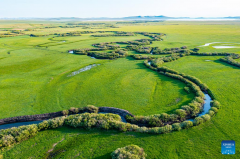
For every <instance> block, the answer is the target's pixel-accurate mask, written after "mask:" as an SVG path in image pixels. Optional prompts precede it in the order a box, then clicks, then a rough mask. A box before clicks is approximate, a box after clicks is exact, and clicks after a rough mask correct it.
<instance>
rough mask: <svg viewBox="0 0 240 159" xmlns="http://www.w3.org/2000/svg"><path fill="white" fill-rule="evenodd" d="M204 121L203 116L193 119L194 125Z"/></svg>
mask: <svg viewBox="0 0 240 159" xmlns="http://www.w3.org/2000/svg"><path fill="white" fill-rule="evenodd" d="M203 122H204V120H203V118H201V117H196V118H195V119H194V121H193V125H194V126H197V125H199V124H202V123H203Z"/></svg>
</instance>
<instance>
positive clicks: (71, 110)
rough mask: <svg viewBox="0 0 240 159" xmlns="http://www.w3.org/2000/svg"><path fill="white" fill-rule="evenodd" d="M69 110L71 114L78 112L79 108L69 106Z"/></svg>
mask: <svg viewBox="0 0 240 159" xmlns="http://www.w3.org/2000/svg"><path fill="white" fill-rule="evenodd" d="M70 112H71V113H72V114H77V113H78V112H79V110H78V108H75V107H71V108H70Z"/></svg>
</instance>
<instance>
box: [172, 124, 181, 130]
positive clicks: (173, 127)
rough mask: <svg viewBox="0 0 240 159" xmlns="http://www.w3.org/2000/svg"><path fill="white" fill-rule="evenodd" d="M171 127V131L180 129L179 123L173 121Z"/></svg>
mask: <svg viewBox="0 0 240 159" xmlns="http://www.w3.org/2000/svg"><path fill="white" fill-rule="evenodd" d="M172 129H173V131H180V130H181V129H182V128H181V124H180V123H174V124H173V125H172Z"/></svg>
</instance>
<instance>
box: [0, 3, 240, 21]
mask: <svg viewBox="0 0 240 159" xmlns="http://www.w3.org/2000/svg"><path fill="white" fill-rule="evenodd" d="M139 15H140V16H146V15H150V16H153V15H165V16H174V17H185V16H188V17H222V16H240V0H0V18H17V17H80V18H89V17H126V16H139Z"/></svg>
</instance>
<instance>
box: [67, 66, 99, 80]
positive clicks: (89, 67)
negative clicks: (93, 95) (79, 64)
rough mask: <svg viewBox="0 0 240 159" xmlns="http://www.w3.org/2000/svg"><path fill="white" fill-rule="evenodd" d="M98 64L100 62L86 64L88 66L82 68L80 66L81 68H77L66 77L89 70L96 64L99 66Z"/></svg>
mask: <svg viewBox="0 0 240 159" xmlns="http://www.w3.org/2000/svg"><path fill="white" fill-rule="evenodd" d="M99 65H100V64H92V65H88V66H86V67H83V68H81V69H79V70H77V71H74V72H72V73H71V74H70V75H68V76H67V77H71V76H75V75H77V74H79V73H81V72H84V71H87V70H90V69H92V68H93V67H97V66H99Z"/></svg>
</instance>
